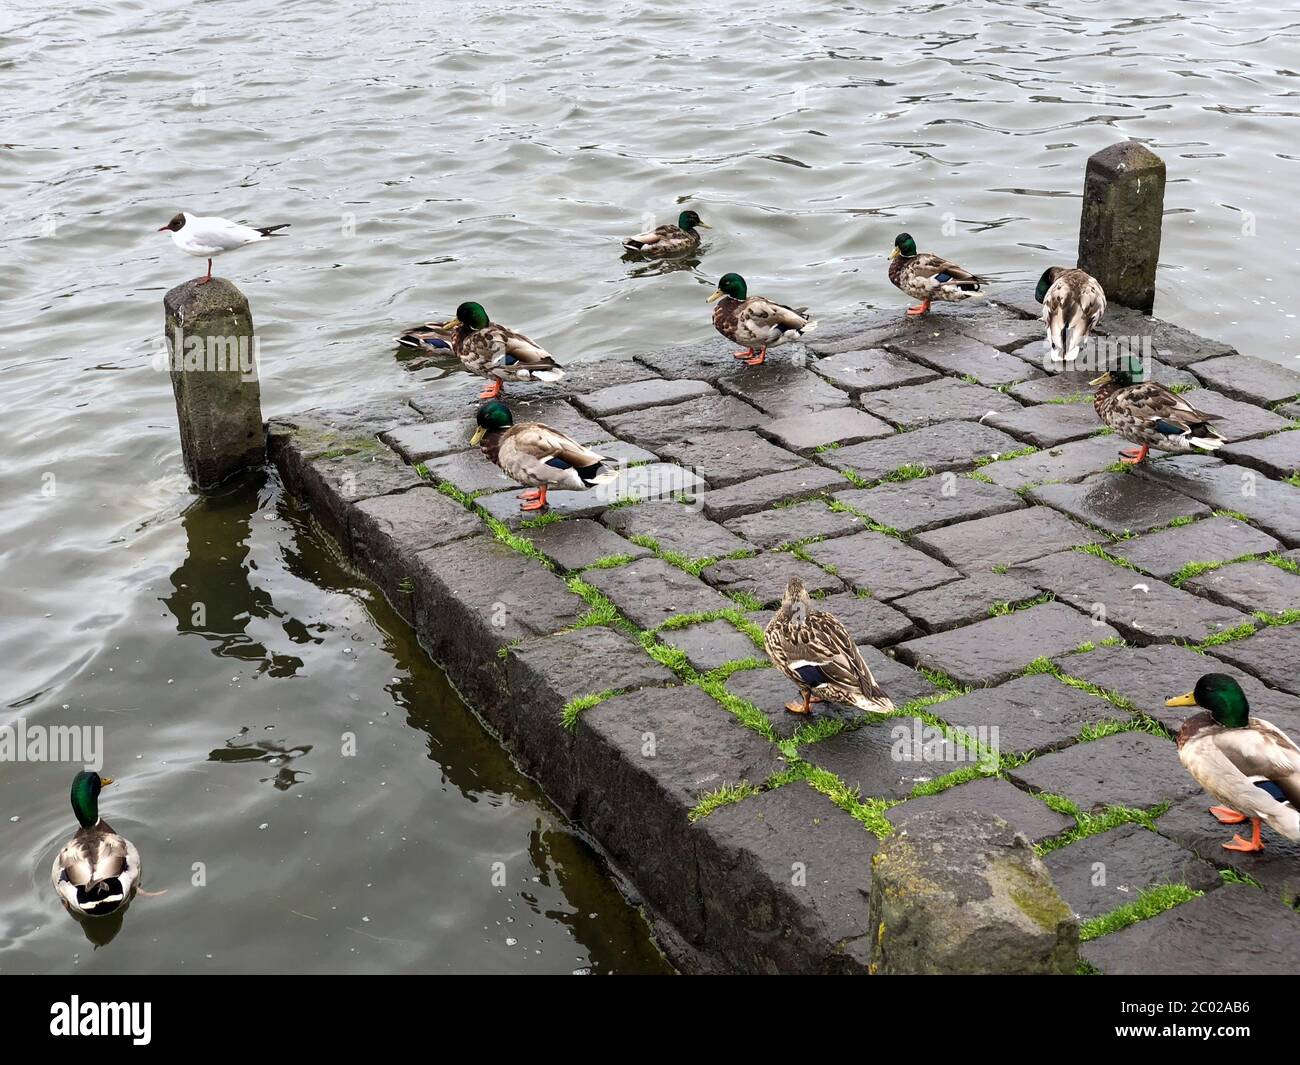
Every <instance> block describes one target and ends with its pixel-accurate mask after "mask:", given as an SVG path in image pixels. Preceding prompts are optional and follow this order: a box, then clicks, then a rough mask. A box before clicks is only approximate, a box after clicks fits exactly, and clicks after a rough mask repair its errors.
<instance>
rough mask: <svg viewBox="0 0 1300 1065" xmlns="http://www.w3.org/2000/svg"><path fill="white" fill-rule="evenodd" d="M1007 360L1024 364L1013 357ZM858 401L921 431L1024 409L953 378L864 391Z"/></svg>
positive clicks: (1004, 397)
mask: <svg viewBox="0 0 1300 1065" xmlns="http://www.w3.org/2000/svg"><path fill="white" fill-rule="evenodd" d="M1007 358H1008V360H1010V361H1015V362H1018V363H1019V362H1020V360H1019V359H1014V358H1013V357H1012V356H1007ZM1020 364H1021V365H1024V364H1023V363H1020ZM858 402H859V403H860V404H862V407H863V409H864V410H866V411H867V412H868V413H870V414H874V415H875V416H876V417H877V418H883V419H884V420H885V421H887V422H889V423H891V424H892V425H897V426H900V427H902V428H904V429H917V428H920V427H921V426H923V425H933V424H934V423H935V422H947V421H963V420H978V419H980V418H982V417H984V415H986V414H988V413H989V411H1013V410H1017V409H1018V408H1019V406H1020V404H1018V403H1017V402H1016V401H1015V400H1014V399H1012V398H1011V397H1010V396H1007V395H1004V394H1003V393H1001V392H998V391H997V390H995V389H992V388H985V387H984V386H983V385H972V384H969V383H967V382H966V381H957V380H952V379H950V378H944V379H942V380H939V381H929V382H927V383H925V384H922V385H905V386H904V387H902V388H890V389H887V390H886V391H883V392H864V393H863V394H862V395H861V396H860V397H859V398H858Z"/></svg>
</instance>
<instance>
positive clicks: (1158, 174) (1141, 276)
mask: <svg viewBox="0 0 1300 1065" xmlns="http://www.w3.org/2000/svg"><path fill="white" fill-rule="evenodd" d="M1164 210H1165V161H1164V160H1163V159H1161V158H1160V156H1158V155H1156V154H1155V153H1154V152H1151V151H1149V150H1148V149H1147V148H1144V147H1143V146H1142V145H1141V144H1139V143H1138V142H1137V141H1122V142H1120V143H1119V144H1112V145H1111V146H1110V147H1109V148H1103V149H1102V150H1101V151H1099V152H1097V153H1096V154H1095V155H1093V156H1092V157H1091V158H1089V160H1088V169H1087V171H1086V173H1085V175H1084V179H1083V211H1082V214H1081V215H1080V217H1079V269H1080V270H1086V271H1087V272H1088V273H1090V274H1092V276H1093V277H1095V278H1096V279H1097V280H1098V281H1099V282H1101V287H1102V288H1103V289H1105V291H1106V299H1107V300H1109V301H1110V302H1111V303H1119V304H1122V305H1123V306H1125V307H1132V308H1133V309H1134V310H1138V311H1141V312H1142V313H1143V314H1150V313H1151V310H1152V308H1153V307H1154V306H1155V302H1156V262H1157V260H1158V259H1159V257H1160V225H1161V222H1162V221H1163V218H1164Z"/></svg>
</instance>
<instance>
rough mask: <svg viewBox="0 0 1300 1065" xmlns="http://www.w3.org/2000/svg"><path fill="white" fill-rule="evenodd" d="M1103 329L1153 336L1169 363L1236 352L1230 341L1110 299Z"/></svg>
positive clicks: (1186, 363) (1111, 332) (1158, 352)
mask: <svg viewBox="0 0 1300 1065" xmlns="http://www.w3.org/2000/svg"><path fill="white" fill-rule="evenodd" d="M1100 332H1102V333H1103V334H1105V335H1106V336H1111V337H1133V338H1141V337H1148V336H1149V337H1151V344H1152V346H1153V347H1154V349H1155V350H1154V354H1155V357H1156V358H1157V359H1159V360H1160V361H1161V362H1163V363H1168V364H1169V365H1170V366H1189V365H1190V364H1192V363H1194V362H1200V361H1201V360H1203V359H1212V358H1214V357H1216V356H1218V355H1229V354H1235V349H1234V348H1233V347H1232V345H1231V344H1228V343H1225V342H1224V341H1222V340H1215V339H1212V338H1210V337H1203V336H1199V335H1197V334H1196V333H1193V332H1191V331H1190V330H1187V329H1184V328H1183V327H1182V326H1178V325H1174V323H1173V322H1166V321H1162V320H1161V319H1158V318H1151V317H1149V316H1147V315H1144V314H1141V313H1140V312H1138V311H1134V310H1131V309H1129V308H1128V307H1121V306H1119V305H1118V304H1115V303H1111V304H1110V305H1109V306H1108V307H1107V308H1106V316H1105V317H1104V318H1103V319H1102V322H1101V329H1100Z"/></svg>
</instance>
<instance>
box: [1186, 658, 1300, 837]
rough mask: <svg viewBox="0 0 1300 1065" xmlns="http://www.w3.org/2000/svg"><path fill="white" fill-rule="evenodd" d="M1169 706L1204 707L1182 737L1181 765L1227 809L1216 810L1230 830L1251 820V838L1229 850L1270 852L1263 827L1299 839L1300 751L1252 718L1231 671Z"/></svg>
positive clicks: (1207, 678) (1200, 683)
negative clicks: (1262, 838)
mask: <svg viewBox="0 0 1300 1065" xmlns="http://www.w3.org/2000/svg"><path fill="white" fill-rule="evenodd" d="M1165 705H1166V706H1199V707H1201V708H1202V712H1201V713H1199V714H1193V715H1192V716H1191V717H1189V718H1188V719H1187V720H1186V721H1185V722H1184V723H1183V727H1182V728H1181V729H1180V730H1179V733H1178V760H1179V761H1180V762H1182V763H1183V765H1184V766H1185V767H1186V769H1187V771H1188V772H1189V773H1191V774H1192V777H1193V778H1194V779H1195V780H1196V783H1198V784H1199V785H1200V786H1201V787H1203V788H1204V789H1205V790H1206V791H1208V792H1209V793H1210V794H1211V795H1212V796H1213V797H1214V798H1216V799H1218V800H1219V802H1221V803H1223V804H1224V805H1222V806H1211V807H1210V813H1212V814H1213V815H1214V816H1215V818H1216V819H1217V820H1218V821H1219V822H1220V823H1221V824H1225V825H1239V824H1241V823H1242V822H1243V821H1245V820H1246V819H1247V818H1249V819H1250V823H1251V828H1252V830H1253V831H1252V832H1251V838H1250V839H1249V840H1245V839H1242V838H1241V836H1240V835H1234V836H1233V837H1232V841H1231V842H1229V843H1225V844H1224V845H1223V849H1224V850H1229V851H1240V852H1241V853H1243V854H1254V853H1255V852H1257V851H1262V850H1263V849H1264V843H1263V841H1262V840H1261V839H1260V825H1261V823H1265V824H1267V825H1268V827H1269V828H1271V829H1273V830H1274V831H1275V832H1278V833H1280V834H1281V835H1283V836H1285V837H1286V838H1287V839H1289V840H1292V841H1294V842H1300V809H1298V808H1300V747H1297V746H1296V745H1295V743H1294V742H1293V741H1292V740H1291V737H1290V736H1288V735H1287V734H1286V733H1285V732H1283V731H1282V730H1281V729H1280V728H1278V727H1277V726H1276V725H1271V724H1269V723H1268V722H1267V721H1262V720H1261V719H1259V718H1257V717H1256V718H1252V717H1251V716H1250V704H1249V703H1247V702H1246V693H1245V692H1243V691H1242V690H1241V685H1240V684H1238V683H1237V682H1236V681H1235V680H1233V678H1232V677H1230V676H1228V675H1227V674H1226V673H1207V674H1205V676H1203V677H1201V679H1200V680H1198V681H1197V682H1196V687H1195V688H1193V689H1192V690H1191V691H1189V692H1188V693H1187V694H1186V695H1180V696H1178V697H1177V698H1174V699H1166V700H1165Z"/></svg>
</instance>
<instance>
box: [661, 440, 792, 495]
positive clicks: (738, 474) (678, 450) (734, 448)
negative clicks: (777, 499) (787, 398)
mask: <svg viewBox="0 0 1300 1065" xmlns="http://www.w3.org/2000/svg"><path fill="white" fill-rule="evenodd" d="M659 453H660V454H661V455H663V457H664V458H666V459H669V460H670V461H672V462H676V463H678V464H679V465H681V466H685V467H686V468H687V469H693V470H695V472H696V473H698V474H699V475H700V476H701V477H703V478H704V479H705V480H706V481H708V482H709V484H710V486H712V487H713V488H724V487H726V486H727V485H729V484H735V483H737V482H738V481H748V480H751V479H753V478H754V477H762V476H763V475H765V474H769V473H780V472H781V471H783V470H793V469H798V468H799V467H801V466H807V465H808V460H807V459H804V458H800V456H798V455H795V454H793V453H791V452H789V451H786V450H785V449H784V448H780V447H777V446H776V445H775V444H769V443H768V442H767V441H766V440H764V439H763V438H762V437H761V436H759V435H758V434H757V433H755V432H754V431H753V430H750V429H732V430H724V431H723V432H719V433H698V434H694V435H691V436H687V437H683V438H682V439H680V440H670V441H667V442H666V443H664V444H662V445H660V448H659Z"/></svg>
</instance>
